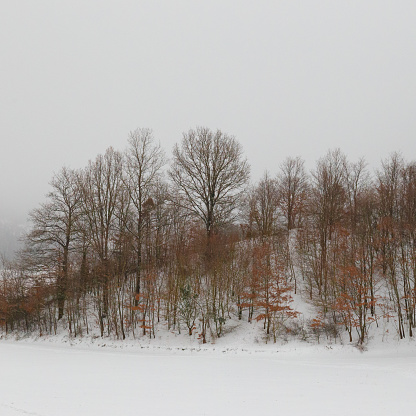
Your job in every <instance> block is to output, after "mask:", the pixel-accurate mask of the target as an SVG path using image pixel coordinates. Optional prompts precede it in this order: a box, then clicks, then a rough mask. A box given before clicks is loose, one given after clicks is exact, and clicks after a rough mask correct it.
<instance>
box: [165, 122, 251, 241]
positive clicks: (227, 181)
mask: <svg viewBox="0 0 416 416" xmlns="http://www.w3.org/2000/svg"><path fill="white" fill-rule="evenodd" d="M249 172H250V169H249V165H248V162H247V160H246V159H244V158H243V150H242V147H241V145H240V144H239V143H238V142H237V140H236V139H235V138H234V137H233V136H229V135H228V134H225V133H223V132H221V131H220V130H217V131H216V132H213V131H211V130H210V129H208V128H205V127H198V128H196V129H195V130H189V132H187V133H184V135H183V139H182V143H181V146H179V145H178V144H176V146H175V147H174V150H173V164H172V167H171V170H170V172H169V173H170V177H171V179H172V181H173V182H174V183H175V185H176V186H177V188H178V192H179V193H180V194H182V196H183V197H184V200H185V201H186V206H187V208H188V209H189V210H190V211H191V212H193V213H194V214H195V215H196V216H197V217H199V218H200V219H201V220H202V221H203V223H204V225H205V229H206V232H207V235H208V237H210V236H211V234H212V232H213V229H215V227H216V226H217V225H219V224H221V223H224V222H227V221H228V220H230V219H231V218H232V213H233V211H234V209H235V207H236V204H237V201H238V199H239V197H240V196H241V192H242V190H243V187H244V186H245V185H246V183H247V181H248V178H249Z"/></svg>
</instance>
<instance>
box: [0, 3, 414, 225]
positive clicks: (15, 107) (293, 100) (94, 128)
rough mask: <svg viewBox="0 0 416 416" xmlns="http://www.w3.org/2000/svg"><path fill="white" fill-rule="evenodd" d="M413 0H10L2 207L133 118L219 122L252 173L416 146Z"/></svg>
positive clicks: (177, 126) (129, 126)
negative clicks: (295, 160) (330, 154)
mask: <svg viewBox="0 0 416 416" xmlns="http://www.w3.org/2000/svg"><path fill="white" fill-rule="evenodd" d="M415 69H416V2H415V1H414V0H409V1H400V0H394V1H382V0H371V1H370V0H369V1H365V0H358V1H352V0H349V1H346V0H338V1H334V0H328V1H323V0H316V1H309V0H302V1H296V0H285V1H278V0H276V1H270V2H266V1H257V2H254V1H244V0H234V1H226V0H221V1H216V0H215V1H212V0H211V1H209V2H202V1H195V0H193V1H163V2H162V1H155V0H153V1H137V0H135V1H121V0H117V1H108V0H99V1H88V0H83V1H79V0H71V1H52V0H51V1H43V0H37V1H33V0H30V1H28V0H27V1H24V0H19V1H16V0H10V1H9V0H1V14H0V114H1V115H0V141H1V151H0V195H1V197H0V219H1V218H2V217H3V218H8V217H10V218H11V217H13V218H18V219H22V218H25V217H26V214H27V212H28V211H29V210H30V209H32V208H34V207H35V206H37V204H38V203H39V202H42V201H43V200H44V194H45V193H46V192H47V191H48V189H49V187H48V182H49V180H50V179H51V176H52V174H53V172H54V171H58V170H59V169H60V168H61V167H62V166H63V165H66V166H69V167H73V168H79V167H82V166H84V165H85V164H86V163H87V161H88V160H89V159H92V158H95V156H96V155H97V154H98V153H100V152H104V151H105V149H106V148H107V147H108V146H110V145H112V146H113V147H115V148H116V149H120V150H122V149H123V148H124V147H125V146H126V142H127V135H128V132H129V131H130V130H133V129H135V128H137V127H150V128H153V130H154V132H155V135H156V137H157V139H158V140H160V142H161V145H162V146H163V147H164V149H165V150H166V153H167V154H168V155H170V153H171V149H172V146H173V144H174V143H175V142H177V141H178V140H180V139H181V136H182V132H183V131H185V130H188V129H189V128H191V127H195V126H197V125H203V126H208V127H210V128H212V129H216V128H221V129H222V130H223V131H225V132H227V133H230V134H233V135H235V136H236V138H237V139H238V140H239V141H240V142H241V143H242V144H243V147H244V149H245V152H246V155H247V157H248V159H249V161H250V163H251V166H252V176H253V178H254V179H258V178H259V177H260V176H261V174H262V173H263V171H264V170H265V169H268V170H269V171H270V172H271V173H272V174H274V173H276V172H277V170H278V165H279V163H280V162H281V161H282V160H283V159H285V158H286V156H289V155H291V156H297V155H300V156H302V157H303V158H304V159H306V161H307V165H308V167H313V166H314V163H315V161H316V160H317V159H318V158H319V157H321V156H323V155H324V154H325V153H326V151H327V150H328V149H329V148H335V147H340V148H341V149H342V150H343V151H344V152H345V153H346V154H347V155H348V156H349V157H350V158H351V159H357V158H358V157H359V156H365V157H366V159H367V161H368V162H369V163H370V166H371V167H377V166H378V164H379V161H380V159H381V158H384V157H386V156H388V154H389V153H390V152H392V151H394V150H398V151H402V152H403V154H404V156H405V157H406V158H407V159H409V160H410V159H414V158H415V154H416V140H415V132H416V117H415V114H416V75H415V74H416V71H415Z"/></svg>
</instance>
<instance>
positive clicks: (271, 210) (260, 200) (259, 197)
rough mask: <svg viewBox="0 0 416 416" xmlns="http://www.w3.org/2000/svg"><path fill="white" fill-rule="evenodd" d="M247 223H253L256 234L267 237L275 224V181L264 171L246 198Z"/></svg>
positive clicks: (276, 197) (276, 201)
mask: <svg viewBox="0 0 416 416" xmlns="http://www.w3.org/2000/svg"><path fill="white" fill-rule="evenodd" d="M247 205H248V209H249V212H248V215H249V218H248V220H249V223H254V225H255V228H256V231H257V233H256V234H258V235H260V236H261V237H269V236H271V235H272V234H273V232H274V230H275V226H276V224H275V223H276V216H277V213H276V210H277V205H278V193H277V186H276V181H275V180H274V179H271V178H270V176H269V174H268V173H267V172H266V173H265V174H264V176H263V178H262V179H261V180H260V182H259V183H258V185H257V186H256V187H255V188H254V189H252V191H251V192H250V194H249V200H248V204H247Z"/></svg>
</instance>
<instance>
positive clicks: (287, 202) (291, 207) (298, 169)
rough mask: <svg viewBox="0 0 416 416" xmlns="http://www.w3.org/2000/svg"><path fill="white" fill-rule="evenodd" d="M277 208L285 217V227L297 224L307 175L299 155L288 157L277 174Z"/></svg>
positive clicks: (306, 192) (304, 195) (305, 196)
mask: <svg viewBox="0 0 416 416" xmlns="http://www.w3.org/2000/svg"><path fill="white" fill-rule="evenodd" d="M277 188H278V194H279V199H278V202H279V208H280V210H281V212H282V214H283V216H284V217H285V218H286V223H287V229H288V230H291V229H292V228H294V227H296V226H297V225H299V222H300V219H301V217H302V213H303V211H304V209H305V203H306V199H307V194H308V188H309V185H308V176H307V174H306V172H305V167H304V161H303V160H302V159H301V158H300V157H296V158H291V157H288V158H287V159H286V160H285V161H284V162H283V163H282V164H281V166H280V173H279V174H278V175H277Z"/></svg>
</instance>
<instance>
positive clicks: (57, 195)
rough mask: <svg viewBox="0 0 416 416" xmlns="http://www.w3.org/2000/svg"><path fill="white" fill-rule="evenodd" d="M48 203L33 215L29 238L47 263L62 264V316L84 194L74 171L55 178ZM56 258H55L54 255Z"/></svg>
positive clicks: (59, 275) (58, 288) (59, 286)
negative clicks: (82, 195) (70, 257)
mask: <svg viewBox="0 0 416 416" xmlns="http://www.w3.org/2000/svg"><path fill="white" fill-rule="evenodd" d="M50 184H51V186H52V191H51V192H49V193H48V195H47V197H48V202H46V203H44V204H42V205H41V206H40V208H37V209H35V210H34V211H32V212H31V214H30V219H31V221H32V224H33V228H32V230H31V232H30V233H29V234H28V236H27V241H28V243H29V244H30V245H32V247H35V250H37V253H38V254H40V255H41V256H40V257H37V259H38V260H41V258H43V260H46V263H48V264H47V265H48V266H49V267H50V266H51V264H54V263H55V264H58V272H57V279H56V296H57V301H58V319H61V318H62V316H63V312H64V304H65V299H66V290H67V284H68V273H69V251H70V246H71V244H72V243H73V240H74V237H75V225H76V222H77V218H78V217H79V215H80V204H81V193H80V190H79V188H78V186H77V181H76V174H75V172H74V171H72V170H70V169H67V168H63V169H61V171H60V172H59V173H57V174H56V175H55V176H54V177H53V179H52V181H51V183H50ZM52 257H53V258H52Z"/></svg>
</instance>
